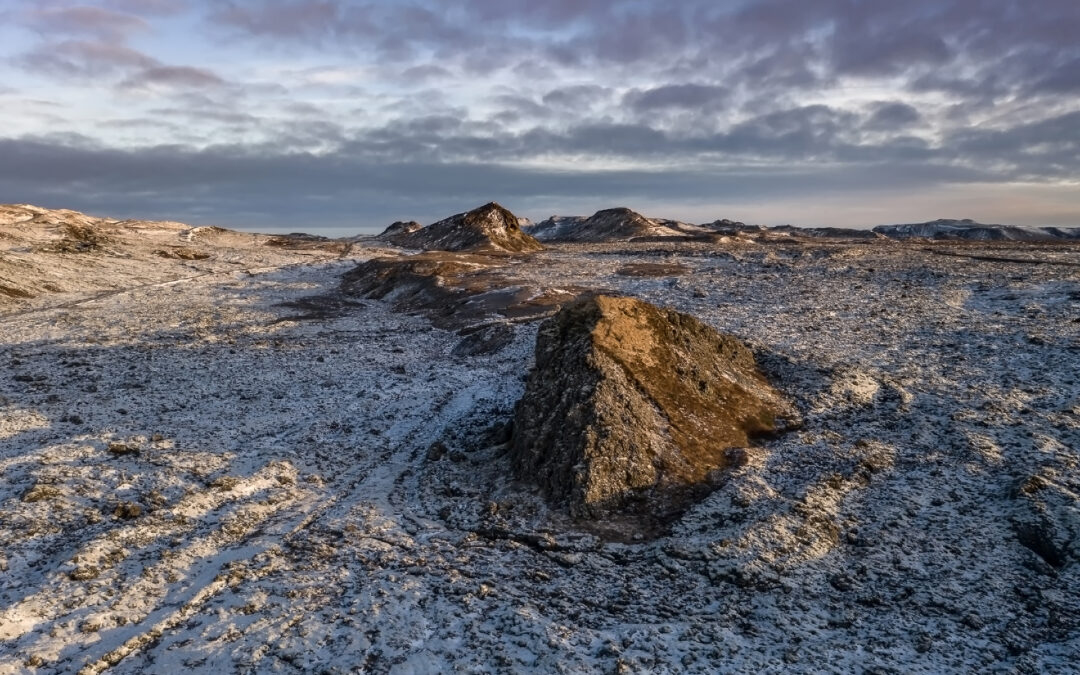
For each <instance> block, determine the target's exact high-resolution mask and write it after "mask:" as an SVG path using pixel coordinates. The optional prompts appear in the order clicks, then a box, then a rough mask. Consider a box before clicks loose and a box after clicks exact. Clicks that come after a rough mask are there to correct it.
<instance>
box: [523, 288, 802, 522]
mask: <svg viewBox="0 0 1080 675" xmlns="http://www.w3.org/2000/svg"><path fill="white" fill-rule="evenodd" d="M796 418H797V413H796V412H795V409H794V407H793V406H792V405H791V404H790V403H789V402H788V401H787V400H786V399H785V398H784V397H783V396H782V395H781V394H780V393H778V392H777V391H776V390H775V389H773V387H772V386H771V385H770V384H769V383H768V382H767V381H766V380H765V378H764V377H763V376H762V375H761V373H760V372H759V371H758V369H757V365H756V364H755V361H754V356H753V354H751V352H750V350H749V349H747V348H746V347H745V346H744V345H743V344H742V343H741V342H739V341H738V340H737V339H735V338H734V337H732V336H730V335H723V334H721V333H718V332H717V331H716V330H714V329H713V328H711V327H709V326H707V325H705V324H703V323H702V322H700V321H698V320H697V319H695V318H694V317H692V316H689V315H687V314H681V313H679V312H676V311H673V310H669V309H661V308H659V307H655V306H653V305H650V304H648V303H646V302H643V301H641V300H637V299H635V298H628V297H611V296H605V295H592V296H585V297H583V298H580V299H578V300H576V301H575V302H573V303H570V304H568V305H566V306H564V307H563V308H562V309H561V310H560V311H559V312H558V314H556V315H555V316H554V317H552V318H551V319H548V320H547V321H545V322H544V323H543V324H542V325H541V326H540V331H539V333H538V335H537V339H536V367H535V369H534V370H533V371H532V373H531V374H530V376H529V380H528V383H527V385H526V389H525V394H524V396H523V397H522V399H521V400H520V401H519V403H518V405H517V408H516V410H515V414H514V427H513V428H514V430H513V440H512V442H513V449H512V458H513V462H514V466H515V470H516V472H517V474H518V476H519V477H520V478H522V479H525V480H530V481H535V482H537V483H538V484H539V486H540V487H541V489H542V490H543V491H544V493H545V494H546V495H547V497H548V498H549V499H551V500H552V502H554V503H555V504H556V505H558V506H562V507H568V508H569V510H570V512H571V513H573V514H574V515H576V516H579V517H585V518H599V517H605V516H609V515H615V516H622V515H628V514H630V513H634V512H640V514H641V515H652V516H659V517H662V516H663V514H665V513H667V512H669V511H671V510H672V509H673V508H674V509H678V508H679V506H680V503H679V502H680V496H679V495H680V494H682V493H683V491H685V490H686V489H688V488H689V487H690V486H693V485H696V484H700V483H703V482H705V481H706V480H707V478H708V477H709V473H710V472H712V471H714V470H716V469H719V468H723V467H724V466H725V465H726V464H728V463H729V462H730V461H731V453H729V452H728V449H729V448H742V447H745V446H746V445H747V443H748V439H749V438H750V437H752V436H754V435H755V434H760V433H771V432H774V431H777V430H780V429H784V428H786V427H787V426H788V425H789V423H790V422H791V421H792V420H794V419H796Z"/></svg>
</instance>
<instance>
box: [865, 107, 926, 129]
mask: <svg viewBox="0 0 1080 675" xmlns="http://www.w3.org/2000/svg"><path fill="white" fill-rule="evenodd" d="M921 120H922V115H920V114H919V111H918V110H917V109H916V108H915V107H914V106H911V105H908V104H907V103H902V102H900V101H893V102H891V103H878V104H876V105H875V106H874V112H873V113H872V114H871V115H870V119H868V120H867V121H866V122H865V123H864V124H863V129H867V130H869V131H897V130H900V129H905V128H907V127H910V126H912V125H914V124H918V123H919V122H920V121H921Z"/></svg>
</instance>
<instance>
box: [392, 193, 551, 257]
mask: <svg viewBox="0 0 1080 675" xmlns="http://www.w3.org/2000/svg"><path fill="white" fill-rule="evenodd" d="M391 227H393V226H391ZM383 236H386V237H387V238H388V239H389V240H390V241H391V242H393V243H394V244H397V245H398V246H404V247H406V248H420V249H424V250H425V251H509V252H512V253H524V252H528V251H539V250H541V249H543V248H544V247H543V246H542V245H541V244H540V242H538V241H537V240H536V239H533V238H532V237H531V236H529V235H527V234H525V233H524V232H522V231H521V227H519V226H518V218H517V216H515V215H514V214H512V213H510V211H508V210H506V209H505V208H503V207H502V206H499V205H498V204H496V203H495V202H491V203H490V204H485V205H484V206H481V207H480V208H478V209H473V210H472V211H469V212H468V213H459V214H457V215H454V216H450V217H449V218H446V219H445V220H440V221H439V222H437V223H433V224H431V225H428V226H427V227H423V228H420V229H418V230H414V231H408V228H407V227H405V228H401V231H400V232H399V233H398V234H393V233H390V232H389V231H387V232H384V233H383Z"/></svg>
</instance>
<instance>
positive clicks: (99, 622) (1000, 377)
mask: <svg viewBox="0 0 1080 675" xmlns="http://www.w3.org/2000/svg"><path fill="white" fill-rule="evenodd" d="M253 250H254V249H253ZM258 250H259V251H262V250H264V249H258ZM942 253H945V254H946V255H942ZM378 254H380V253H379V251H377V250H376V249H373V248H363V247H359V246H358V247H357V248H355V249H354V250H352V251H351V252H350V253H349V254H348V255H347V256H345V257H342V258H335V259H312V260H308V261H307V262H304V261H303V260H300V261H299V262H300V263H301V264H297V261H296V260H293V261H292V262H290V263H289V265H290V266H281V265H276V266H270V267H268V266H263V267H260V268H254V267H253V268H252V269H250V270H247V271H245V270H229V269H212V270H209V272H213V273H206V274H199V275H191V276H190V278H186V279H185V280H181V281H176V282H169V281H168V280H167V279H165V280H162V279H156V278H155V279H154V283H152V284H139V285H138V286H137V287H134V288H132V289H131V290H129V291H124V290H123V289H113V290H112V291H110V292H109V293H107V294H101V295H87V294H73V292H67V293H57V294H54V295H52V296H47V297H44V296H43V297H41V298H38V299H36V300H34V301H33V302H32V303H30V304H29V305H27V304H25V303H24V304H22V305H20V306H19V307H18V311H16V310H15V306H14V305H9V306H8V310H7V313H6V314H5V313H4V312H5V309H4V306H0V365H2V370H0V373H2V374H0V477H2V478H0V570H2V573H0V672H11V673H15V672H75V671H79V670H80V669H82V670H83V671H84V672H88V673H97V672H116V673H176V672H188V671H190V672H208V673H221V672H285V673H289V672H297V673H299V672H331V673H333V672H342V673H347V672H363V673H385V672H395V673H416V672H450V671H465V672H480V673H488V672H490V673H499V672H522V671H530V670H531V671H536V672H567V673H569V672H598V673H608V672H628V673H636V672H659V673H664V672H755V673H756V672H873V673H892V672H895V673H941V672H972V671H979V672H1013V671H1015V672H1025V673H1054V672H1060V673H1066V672H1075V668H1076V663H1078V662H1080V466H1078V463H1080V382H1078V378H1080V368H1078V364H1080V248H1077V247H1065V246H1060V245H1059V246H1051V247H1039V246H1034V245H1010V246H1009V247H1007V248H1001V247H995V246H992V245H985V246H984V245H978V244H964V245H951V244H949V245H945V244H935V245H933V246H925V245H918V244H906V243H905V244H902V243H896V242H883V243H881V242H870V243H863V244H853V243H850V242H846V243H844V242H816V241H814V242H811V241H804V242H800V241H782V242H753V241H746V240H732V241H730V242H729V243H726V244H725V243H719V244H689V243H684V244H655V243H654V244H566V245H560V246H557V247H552V248H550V249H549V250H547V251H544V252H541V253H538V254H535V255H534V256H533V257H531V258H530V259H529V261H528V262H519V263H516V264H515V265H514V266H513V274H514V275H515V276H516V277H518V278H521V279H525V280H528V281H529V282H530V283H534V284H536V285H538V286H541V287H545V288H572V287H593V288H602V289H609V290H614V291H619V292H623V293H628V294H632V295H635V296H638V297H640V298H642V299H645V300H648V301H650V302H653V303H656V304H660V305H664V306H671V307H674V308H676V309H679V310H681V311H685V312H689V313H692V314H694V315H695V316H697V317H699V318H701V319H702V320H704V321H706V322H707V323H710V324H712V325H713V326H715V327H717V328H719V329H721V330H723V331H726V332H730V333H733V334H735V335H736V336H738V337H740V338H742V339H743V340H745V341H747V342H748V343H749V344H750V345H751V346H753V347H754V348H755V350H756V353H757V355H758V358H759V362H760V363H761V364H762V366H763V368H764V369H765V370H766V371H767V372H768V373H769V375H770V377H771V378H772V379H773V381H774V382H775V383H776V384H777V385H778V386H779V387H780V388H781V389H782V390H784V391H785V392H786V393H788V394H789V395H790V396H791V397H793V399H794V400H796V401H797V403H798V404H799V406H800V409H801V410H802V413H803V416H804V418H805V425H804V426H803V428H802V429H801V430H799V431H796V432H792V433H789V434H787V435H784V436H781V437H778V438H774V439H763V440H762V441H761V442H760V444H759V445H758V446H757V447H754V448H752V449H750V450H748V452H747V454H748V457H749V461H748V462H747V463H746V465H745V466H741V467H739V468H737V469H735V470H733V471H732V472H731V474H730V476H729V479H728V480H727V482H726V483H725V484H724V485H723V486H722V487H720V488H719V489H718V490H717V491H715V492H714V493H712V494H711V496H709V497H708V498H706V499H705V500H704V501H702V502H701V503H699V504H698V505H696V506H695V507H693V508H692V509H691V510H690V511H689V512H688V513H686V514H685V515H684V516H683V518H682V519H681V520H680V521H678V522H676V523H675V524H674V525H673V526H672V529H671V532H670V533H668V534H666V535H664V536H661V537H659V538H655V539H641V540H640V541H632V542H629V543H617V542H608V541H604V540H602V539H601V538H599V537H597V536H596V535H595V534H593V533H591V532H590V531H588V530H587V529H583V528H581V527H576V526H574V525H573V524H571V523H568V522H566V521H565V519H564V518H563V517H562V516H560V515H559V514H558V513H551V512H549V511H548V510H547V509H546V507H545V506H544V504H543V503H542V501H541V500H540V499H538V498H537V497H536V496H535V495H534V494H533V492H532V490H531V489H530V487H529V486H528V485H521V484H515V483H513V482H511V481H510V479H509V478H508V461H507V458H506V456H505V446H504V445H499V442H500V441H502V440H504V438H505V433H504V431H503V430H502V429H501V428H500V425H501V424H502V423H505V422H506V421H507V420H508V419H509V418H510V416H511V411H512V407H513V404H514V402H515V401H516V399H517V398H518V397H519V396H520V395H521V393H522V390H523V379H524V376H525V375H526V373H527V372H528V369H529V367H530V360H531V355H532V346H533V344H532V343H533V339H534V337H535V329H536V324H535V323H532V324H529V323H524V324H514V330H515V337H514V339H513V340H512V342H511V343H510V344H509V345H508V346H506V347H505V348H504V349H502V350H501V351H499V352H497V353H495V354H493V355H491V354H489V355H479V356H456V355H454V354H453V350H454V347H455V346H456V345H457V344H458V343H459V342H460V340H461V337H459V336H458V335H456V334H455V333H453V332H449V331H444V330H440V329H436V328H434V327H432V325H431V324H430V323H429V322H428V320H427V319H426V318H425V317H424V316H421V315H405V314H402V313H398V312H395V311H394V310H393V307H392V306H391V304H388V303H384V302H377V301H373V300H366V299H358V298H351V299H349V300H348V302H340V303H338V304H335V305H333V308H334V311H331V312H324V313H319V312H315V313H314V314H313V315H309V318H298V317H300V316H303V315H305V312H304V310H303V308H304V307H308V306H309V305H310V303H307V304H305V303H304V302H303V299H304V298H309V297H311V296H325V295H328V294H331V295H332V294H333V292H334V290H335V289H336V287H337V284H338V279H339V276H340V275H341V274H342V273H344V272H345V271H347V270H349V269H351V268H352V266H353V265H354V264H355V262H356V261H358V260H363V259H365V258H367V257H370V256H372V255H378ZM65 255H69V256H70V255H77V254H65ZM260 255H262V253H260ZM1038 261H1049V262H1038ZM277 262H279V263H283V262H286V261H285V260H284V259H282V260H278V261H277ZM640 263H668V264H669V265H663V266H660V267H656V268H655V269H668V270H685V273H682V274H676V275H675V276H657V277H652V276H641V275H626V274H625V273H620V270H625V269H626V268H627V266H628V265H634V264H640ZM1051 263H1052V264H1051ZM113 264H116V265H124V264H128V263H125V262H124V261H123V260H117V261H115V262H114V263H113ZM130 264H134V263H130ZM283 303H284V304H283ZM289 303H293V304H291V305H290V304H289ZM320 306H323V307H325V305H320ZM436 442H440V443H441V445H439V444H437V443H436ZM433 444H434V448H433Z"/></svg>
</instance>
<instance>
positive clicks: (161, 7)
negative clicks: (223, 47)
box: [106, 0, 189, 16]
mask: <svg viewBox="0 0 1080 675" xmlns="http://www.w3.org/2000/svg"><path fill="white" fill-rule="evenodd" d="M106 5H107V6H108V7H111V8H113V9H116V10H119V11H121V12H127V13H129V14H139V15H143V16H169V15H172V14H179V13H180V12H183V11H185V10H187V9H188V8H189V4H188V2H187V0H108V1H107V3H106Z"/></svg>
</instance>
